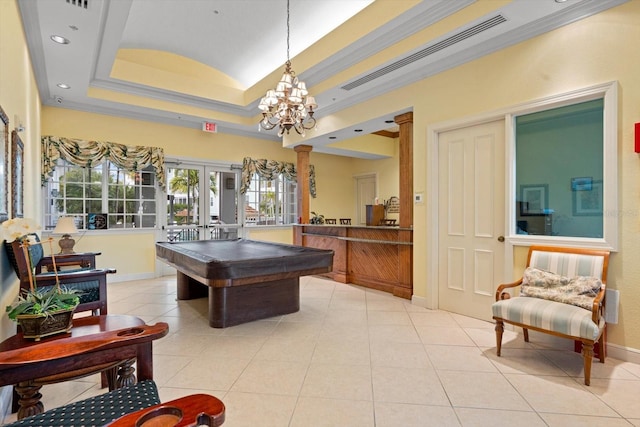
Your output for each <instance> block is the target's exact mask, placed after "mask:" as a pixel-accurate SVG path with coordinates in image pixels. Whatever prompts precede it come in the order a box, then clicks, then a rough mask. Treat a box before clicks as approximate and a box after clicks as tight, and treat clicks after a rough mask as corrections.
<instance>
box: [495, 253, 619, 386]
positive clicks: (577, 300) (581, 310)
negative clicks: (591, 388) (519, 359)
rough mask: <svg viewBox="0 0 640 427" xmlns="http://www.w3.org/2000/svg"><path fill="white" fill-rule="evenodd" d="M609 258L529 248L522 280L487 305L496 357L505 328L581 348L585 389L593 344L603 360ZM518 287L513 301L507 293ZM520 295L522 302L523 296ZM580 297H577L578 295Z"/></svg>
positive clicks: (503, 289)
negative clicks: (492, 322) (565, 340)
mask: <svg viewBox="0 0 640 427" xmlns="http://www.w3.org/2000/svg"><path fill="white" fill-rule="evenodd" d="M608 265H609V252H608V251H605V250H591V249H577V248H560V247H548V246H531V247H530V248H529V255H528V257H527V269H526V270H525V274H524V275H523V278H521V279H519V280H517V281H515V282H513V283H508V284H502V285H500V286H499V287H498V289H497V290H496V302H495V303H494V304H493V305H492V311H493V318H494V319H495V321H496V328H495V330H496V346H497V354H498V356H500V355H501V347H502V334H503V331H504V323H509V324H512V325H515V326H518V327H521V328H523V331H524V340H525V341H526V342H529V329H531V330H533V331H538V332H543V333H546V334H551V335H554V336H558V337H563V338H569V339H571V340H575V341H579V342H580V343H581V344H582V355H583V359H584V383H585V384H586V385H589V383H590V380H591V361H592V359H593V349H594V345H596V344H597V350H598V357H599V359H600V362H601V363H604V359H605V347H604V330H605V326H606V322H605V319H604V309H605V288H606V280H607V268H608ZM518 286H521V290H520V292H521V295H520V296H517V297H514V296H513V295H511V293H510V292H508V291H507V290H509V289H515V288H516V287H518ZM523 292H524V294H525V295H524V296H523V295H522V294H523ZM580 292H582V294H579V293H580Z"/></svg>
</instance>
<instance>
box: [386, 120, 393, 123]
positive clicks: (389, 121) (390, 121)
mask: <svg viewBox="0 0 640 427" xmlns="http://www.w3.org/2000/svg"><path fill="white" fill-rule="evenodd" d="M384 122H385V123H393V120H385V121H384Z"/></svg>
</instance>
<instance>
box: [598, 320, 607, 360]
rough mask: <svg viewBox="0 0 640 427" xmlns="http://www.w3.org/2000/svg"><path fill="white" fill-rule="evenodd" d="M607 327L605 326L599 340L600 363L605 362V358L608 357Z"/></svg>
mask: <svg viewBox="0 0 640 427" xmlns="http://www.w3.org/2000/svg"><path fill="white" fill-rule="evenodd" d="M606 342H607V328H606V326H605V328H604V331H602V335H600V339H599V340H598V358H599V359H600V363H604V358H605V357H607V346H606Z"/></svg>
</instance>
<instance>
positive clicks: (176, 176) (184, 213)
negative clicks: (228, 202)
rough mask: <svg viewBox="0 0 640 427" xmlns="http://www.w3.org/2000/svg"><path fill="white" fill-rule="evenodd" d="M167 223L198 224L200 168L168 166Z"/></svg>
mask: <svg viewBox="0 0 640 427" xmlns="http://www.w3.org/2000/svg"><path fill="white" fill-rule="evenodd" d="M167 177H168V182H169V185H168V186H167V202H168V207H167V224H168V225H188V224H194V225H197V224H199V222H200V219H199V207H200V194H199V190H198V186H199V183H200V171H199V170H198V169H183V168H168V169H167Z"/></svg>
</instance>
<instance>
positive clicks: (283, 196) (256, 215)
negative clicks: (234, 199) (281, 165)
mask: <svg viewBox="0 0 640 427" xmlns="http://www.w3.org/2000/svg"><path fill="white" fill-rule="evenodd" d="M244 196H245V225H248V226H251V225H284V224H294V223H296V222H297V212H298V208H297V199H296V183H295V182H292V181H289V180H287V179H285V178H284V177H283V176H282V174H280V175H277V177H276V178H275V179H273V180H266V179H264V178H260V176H259V175H258V174H254V175H253V177H252V179H251V186H250V187H249V189H247V191H246V192H245V194H244Z"/></svg>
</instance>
